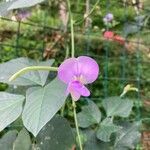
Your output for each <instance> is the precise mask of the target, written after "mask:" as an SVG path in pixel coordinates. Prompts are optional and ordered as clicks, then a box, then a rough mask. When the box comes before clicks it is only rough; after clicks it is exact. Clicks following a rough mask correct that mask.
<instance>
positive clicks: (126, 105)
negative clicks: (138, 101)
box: [102, 97, 133, 117]
mask: <svg viewBox="0 0 150 150" xmlns="http://www.w3.org/2000/svg"><path fill="white" fill-rule="evenodd" d="M102 104H103V107H104V108H105V110H106V113H107V116H108V117H109V116H120V117H128V116H129V114H130V112H131V110H132V107H133V102H132V101H131V100H129V99H127V98H125V99H121V98H120V97H109V98H107V99H104V100H103V103H102Z"/></svg>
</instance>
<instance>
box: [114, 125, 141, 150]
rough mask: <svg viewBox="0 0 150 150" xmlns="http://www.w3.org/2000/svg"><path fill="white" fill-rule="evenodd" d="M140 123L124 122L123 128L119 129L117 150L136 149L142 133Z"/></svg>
mask: <svg viewBox="0 0 150 150" xmlns="http://www.w3.org/2000/svg"><path fill="white" fill-rule="evenodd" d="M139 127H140V123H139V122H136V123H124V124H123V128H122V129H121V130H120V131H118V133H117V137H116V141H115V150H122V149H125V148H126V149H134V148H135V147H136V145H137V144H138V142H139V141H140V137H141V134H140V132H139Z"/></svg>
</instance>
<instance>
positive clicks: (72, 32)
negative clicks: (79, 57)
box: [67, 0, 83, 150]
mask: <svg viewBox="0 0 150 150" xmlns="http://www.w3.org/2000/svg"><path fill="white" fill-rule="evenodd" d="M67 3H68V10H69V17H70V30H71V56H72V57H74V55H75V47H74V26H73V25H74V21H73V17H72V13H71V8H70V1H69V0H67ZM72 106H73V114H74V121H75V127H76V132H77V137H78V141H79V147H80V150H83V148H82V142H81V137H80V132H79V125H78V120H77V113H76V104H75V101H74V100H73V99H72Z"/></svg>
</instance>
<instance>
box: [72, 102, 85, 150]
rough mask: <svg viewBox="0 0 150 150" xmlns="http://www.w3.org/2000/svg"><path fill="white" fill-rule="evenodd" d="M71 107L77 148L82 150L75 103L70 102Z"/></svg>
mask: <svg viewBox="0 0 150 150" xmlns="http://www.w3.org/2000/svg"><path fill="white" fill-rule="evenodd" d="M72 106H73V114H74V121H75V127H76V132H77V136H78V141H79V147H80V150H83V148H82V142H81V137H80V132H79V126H78V120H77V112H76V103H75V101H74V100H72Z"/></svg>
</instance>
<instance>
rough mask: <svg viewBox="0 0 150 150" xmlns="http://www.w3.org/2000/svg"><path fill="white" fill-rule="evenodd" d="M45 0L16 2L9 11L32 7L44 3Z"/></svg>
mask: <svg viewBox="0 0 150 150" xmlns="http://www.w3.org/2000/svg"><path fill="white" fill-rule="evenodd" d="M43 1H44V0H15V1H14V2H13V4H12V5H11V6H10V7H9V8H8V10H12V9H18V8H24V7H31V6H34V5H36V4H39V3H41V2H43Z"/></svg>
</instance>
